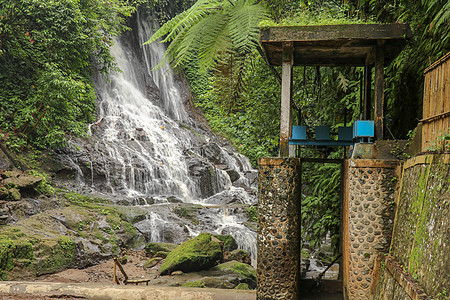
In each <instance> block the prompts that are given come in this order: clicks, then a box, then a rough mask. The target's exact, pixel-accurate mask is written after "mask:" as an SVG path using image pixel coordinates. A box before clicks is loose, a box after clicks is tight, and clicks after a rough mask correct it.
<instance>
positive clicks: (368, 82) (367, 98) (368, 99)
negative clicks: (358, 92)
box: [363, 64, 372, 120]
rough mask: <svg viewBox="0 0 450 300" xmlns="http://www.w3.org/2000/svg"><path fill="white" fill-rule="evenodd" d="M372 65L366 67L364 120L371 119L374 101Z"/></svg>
mask: <svg viewBox="0 0 450 300" xmlns="http://www.w3.org/2000/svg"><path fill="white" fill-rule="evenodd" d="M371 98H372V66H369V65H367V64H366V65H365V67H364V110H363V120H370V108H371V103H372V99H371Z"/></svg>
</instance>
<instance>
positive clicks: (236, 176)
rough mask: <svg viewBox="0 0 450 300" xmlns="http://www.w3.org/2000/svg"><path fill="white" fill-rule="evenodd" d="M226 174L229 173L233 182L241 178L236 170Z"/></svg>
mask: <svg viewBox="0 0 450 300" xmlns="http://www.w3.org/2000/svg"><path fill="white" fill-rule="evenodd" d="M225 172H227V174H228V176H230V180H231V182H235V181H236V180H238V179H239V178H240V177H241V175H240V174H239V172H238V171H236V170H225Z"/></svg>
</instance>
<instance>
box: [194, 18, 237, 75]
mask: <svg viewBox="0 0 450 300" xmlns="http://www.w3.org/2000/svg"><path fill="white" fill-rule="evenodd" d="M227 22H228V15H227V13H226V12H223V11H222V12H218V13H216V14H214V15H211V16H209V17H208V18H207V19H205V23H204V26H205V27H204V28H205V29H207V34H206V32H205V34H203V36H202V39H201V44H200V47H199V52H198V58H199V67H200V68H201V69H202V70H206V69H209V68H210V67H212V66H213V65H214V64H215V61H217V60H219V59H220V56H221V53H223V52H229V51H230V50H231V46H232V44H231V41H230V39H229V37H228V28H227V26H226V25H227Z"/></svg>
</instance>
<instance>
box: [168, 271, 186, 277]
mask: <svg viewBox="0 0 450 300" xmlns="http://www.w3.org/2000/svg"><path fill="white" fill-rule="evenodd" d="M183 274H184V273H183V271H174V272H172V273H170V275H172V276H179V275H183Z"/></svg>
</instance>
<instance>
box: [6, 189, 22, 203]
mask: <svg viewBox="0 0 450 300" xmlns="http://www.w3.org/2000/svg"><path fill="white" fill-rule="evenodd" d="M8 193H9V195H8V199H9V200H11V201H19V200H20V198H21V197H22V195H20V192H19V190H18V189H16V188H10V189H9V190H8Z"/></svg>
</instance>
